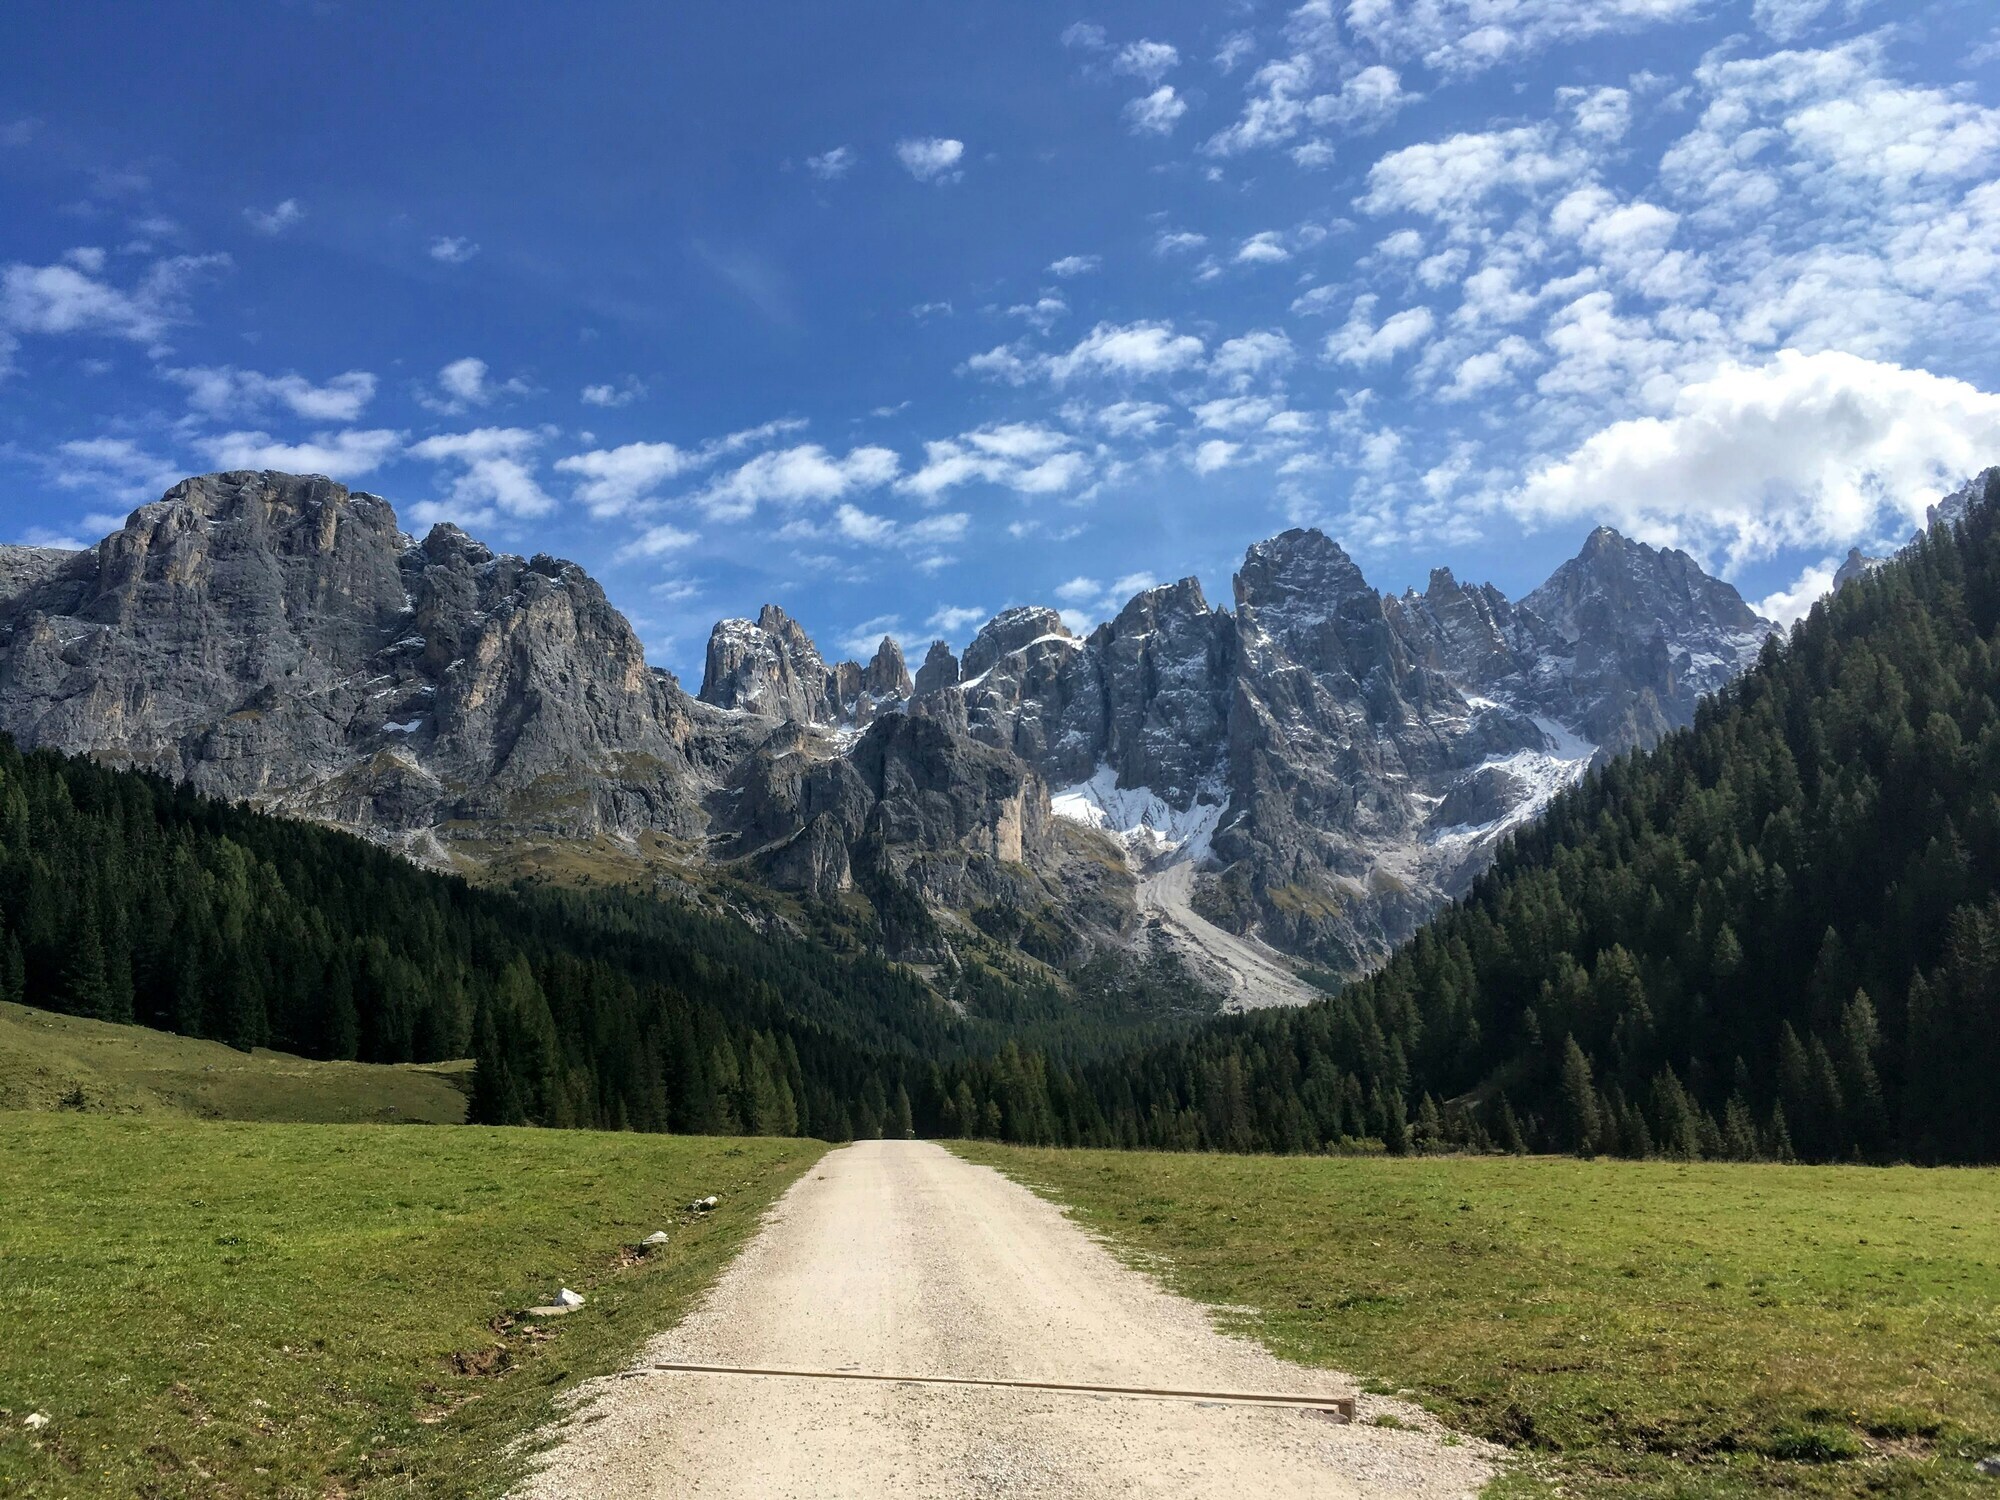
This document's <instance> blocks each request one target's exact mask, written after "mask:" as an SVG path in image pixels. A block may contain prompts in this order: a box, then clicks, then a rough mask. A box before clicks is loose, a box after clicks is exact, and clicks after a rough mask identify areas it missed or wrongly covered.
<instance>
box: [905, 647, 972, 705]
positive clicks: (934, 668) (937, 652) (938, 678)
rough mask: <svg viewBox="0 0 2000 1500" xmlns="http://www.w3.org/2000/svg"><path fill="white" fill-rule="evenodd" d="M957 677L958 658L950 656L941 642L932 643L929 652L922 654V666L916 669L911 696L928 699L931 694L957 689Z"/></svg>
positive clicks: (949, 651) (948, 648)
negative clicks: (947, 689)
mask: <svg viewBox="0 0 2000 1500" xmlns="http://www.w3.org/2000/svg"><path fill="white" fill-rule="evenodd" d="M959 675H960V674H959V667H958V658H957V657H956V656H954V655H953V654H952V650H951V647H949V646H947V645H946V644H945V643H944V642H943V641H932V642H931V648H930V650H929V651H927V652H925V653H924V662H923V665H922V666H920V667H918V668H917V677H916V681H915V683H914V684H913V685H912V687H911V696H912V697H914V698H928V697H929V696H930V695H931V694H932V693H939V692H943V691H944V690H945V689H946V688H952V687H957V686H958V679H959Z"/></svg>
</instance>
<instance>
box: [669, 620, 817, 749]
mask: <svg viewBox="0 0 2000 1500" xmlns="http://www.w3.org/2000/svg"><path fill="white" fill-rule="evenodd" d="M696 696H698V697H699V698H700V699H701V701H702V702H704V703H712V704H714V705H715V706H716V707H717V708H729V709H738V710H741V711H744V712H747V713H755V714H762V715H765V716H767V717H769V718H774V719H796V720H798V721H799V722H801V723H804V724H830V723H832V722H834V720H835V719H837V718H838V717H839V705H838V704H837V703H836V702H835V701H834V682H833V677H832V674H830V673H829V672H828V671H827V667H826V661H825V659H824V658H822V657H821V656H820V654H819V648H818V647H817V646H815V645H814V644H813V641H812V637H811V636H809V635H807V634H806V632H805V629H804V627H803V626H801V625H800V624H799V622H798V621H796V620H794V619H793V618H792V617H791V616H790V615H788V614H786V613H785V612H784V610H782V609H780V608H779V607H778V606H777V605H775V604H767V605H765V606H764V607H763V609H761V610H760V611H758V614H757V618H756V619H755V620H754V621H753V620H719V621H717V622H716V625H715V628H714V630H712V631H710V632H709V637H708V654H707V659H706V662H705V663H704V666H703V669H702V677H701V692H700V693H699V694H697V695H696Z"/></svg>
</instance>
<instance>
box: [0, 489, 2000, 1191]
mask: <svg viewBox="0 0 2000 1500" xmlns="http://www.w3.org/2000/svg"><path fill="white" fill-rule="evenodd" d="M1996 504H2000V496H1996V495H1994V494H1993V493H1992V492H1991V491H1990V490H1989V494H1988V496H1987V498H1986V499H1985V500H1983V501H1982V502H1981V503H1978V504H1975V505H1974V506H1973V507H1972V508H1971V510H1970V512H1969V514H1968V515H1967V516H1966V517H1965V519H1964V520H1963V521H1962V522H1961V523H1960V524H1958V525H1956V526H1955V527H1939V528H1936V529H1934V530H1932V531H1931V532H1930V533H1929V534H1928V535H1926V536H1925V537H1923V538H1922V539H1921V540H1920V541H1919V542H1918V543H1917V544H1916V545H1914V546H1913V547H1912V548H1910V549H1909V550H1908V551H1907V552H1905V553H1904V554H1902V555H1901V556H1899V557H1898V558H1897V559H1895V560H1892V561H1891V562H1889V563H1887V564H1885V565H1884V566H1882V567H1880V568H1878V569H1877V570H1875V571H1874V572H1873V573H1871V574H1869V575H1868V576H1867V577H1865V578H1863V579H1861V580H1859V581H1857V582H1855V583H1852V584H1850V585H1849V586H1848V587H1846V588H1844V589H1842V590H1841V591H1840V593H1839V594H1838V595H1836V596H1834V597H1832V598H1831V599H1828V600H1825V601H1822V602H1821V603H1820V604H1818V605H1816V606H1815V607H1814V609H1813V610H1812V612H1811V613H1810V614H1809V615H1808V616H1807V617H1806V618H1805V619H1804V620H1803V621H1801V622H1800V623H1799V624H1798V625H1797V626H1796V627H1794V629H1793V630H1792V632H1791V633H1790V636H1789V638H1788V639H1786V640H1782V641H1781V640H1778V639H1775V638H1774V639H1773V640H1772V641H1771V642H1769V643H1767V645H1766V648H1765V650H1764V652H1763V655H1762V658H1761V659H1760V661H1759V662H1758V664H1757V665H1756V667H1755V668H1753V669H1752V670H1751V671H1750V672H1749V673H1747V674H1746V675H1745V676H1744V677H1742V678H1741V679H1739V680H1738V682H1736V683H1735V684H1734V685H1732V686H1731V687H1730V688H1728V689H1727V690H1725V691H1724V692H1723V693H1721V694H1719V695H1717V696H1716V697H1715V698H1714V699H1712V700H1711V701H1710V702H1708V703H1707V704H1705V705H1704V706H1703V707H1702V709H1701V710H1700V712H1699V713H1698V714H1697V716H1696V720H1695V723H1694V724H1693V726H1692V727H1691V728H1689V729H1687V730H1684V731H1682V732H1680V733H1678V734H1675V735H1672V736H1670V737H1669V738H1668V739H1666V740H1665V741H1663V742H1662V743H1661V744H1660V745H1659V746H1658V747H1656V748H1655V749H1653V750H1650V751H1645V752H1636V753H1633V754H1630V755H1626V756H1623V757H1621V758H1619V759H1617V760H1615V761H1612V762H1610V763H1609V764H1607V765H1604V766H1602V767H1599V768H1597V769H1595V770H1593V771H1592V772H1591V773H1590V774H1589V775H1588V776H1587V777H1585V778H1584V780H1583V781H1582V782H1581V783H1580V784H1579V785H1578V786H1576V787H1575V788H1573V789H1572V790H1570V791H1569V792H1566V793H1564V794H1563V795H1561V796H1559V797H1558V798H1556V799H1555V801H1554V802H1553V803H1552V804H1551V805H1550V807H1549V809H1548V811H1547V813H1546V814H1545V815H1544V816H1543V818H1542V819H1540V820H1539V821H1538V822H1537V823H1536V824H1534V825H1533V826H1531V827H1529V828H1527V829H1525V830H1523V831H1522V832H1521V833H1519V834H1518V835H1516V836H1515V837H1514V839H1513V840H1512V841H1511V842H1510V843H1509V844H1508V846H1507V847H1506V848H1505V849H1504V850H1503V851H1502V852H1501V854H1500V856H1499V858H1498V859H1497V861H1496V862H1495V864H1494V865H1493V867H1492V868H1491V869H1490V870H1489V871H1487V873H1486V874H1485V875H1483V876H1482V877H1481V878H1480V879H1479V880H1478V881H1477V882H1476V884H1475V885H1474V887H1473V888H1472V890H1471V892H1470V893H1469V894H1468V895H1467V896H1466V897H1465V898H1464V899H1463V900H1462V901H1461V902H1459V903H1457V904H1456V905H1454V906H1453V907H1451V908H1450V909H1448V910H1447V911H1445V912H1444V913H1442V914H1441V915H1440V916H1439V917H1438V919H1437V920H1435V921H1434V922H1433V923H1431V924H1430V925H1429V926H1427V927H1426V928H1425V929H1424V930H1423V931H1422V932H1420V933H1419V934H1418V935H1417V937H1416V938H1415V939H1413V940H1412V941H1411V942H1410V943H1408V944H1406V945H1405V946H1404V947H1403V948H1402V949H1401V950H1400V951H1398V952H1397V953H1396V954H1395V955H1394V956H1393V957H1392V958H1391V960H1390V961H1389V963H1388V964H1387V965H1386V966H1385V967H1384V968H1383V969H1382V970H1380V971H1379V972H1377V973H1376V974H1374V975H1372V976H1370V977H1368V978H1366V979H1363V980H1360V981H1357V982H1355V983H1353V984H1350V985H1347V986H1346V987H1344V988H1342V989H1341V990H1340V991H1339V992H1338V993H1336V994H1333V995H1331V996H1330V997H1329V998H1327V999H1326V1000H1324V1001H1321V1002H1319V1003H1316V1004H1314V1005H1310V1006H1307V1007H1305V1008H1303V1009H1299V1010H1290V1011H1267V1012H1262V1013H1258V1014H1255V1015H1251V1016H1246V1017H1237V1018H1230V1019H1227V1020H1218V1021H1210V1022H1207V1023H1205V1024H1201V1023H1199V1017H1200V1015H1201V1013H1202V1011H1203V1002H1202V1001H1201V999H1200V997H1199V995H1198V986H1196V985H1195V983H1194V981H1193V980H1192V979H1191V978H1190V977H1189V976H1188V975H1187V973H1186V972H1185V970H1184V969H1182V968H1181V967H1180V966H1179V965H1178V964H1177V962H1176V961H1175V959H1174V958H1173V955H1172V954H1171V952H1169V951H1167V950H1164V949H1157V948H1156V949H1154V950H1152V951H1151V952H1148V953H1145V954H1142V955H1140V956H1138V957H1137V958H1136V959H1135V960H1131V961H1119V960H1113V959H1111V958H1109V957H1106V956H1100V957H1099V958H1098V959H1097V960H1094V961H1093V962H1092V963H1090V964H1088V965H1086V966H1085V967H1084V968H1083V969H1082V970H1081V971H1079V972H1078V973H1077V974H1075V975H1073V976H1072V979H1071V982H1070V983H1069V984H1068V985H1067V986H1058V985H1057V984H1056V983H1054V981H1053V980H1052V979H1051V977H1050V976H1049V973H1048V971H1046V970H1045V969H1042V968H1040V967H1039V966H1036V965H1033V964H1031V963H1030V962H1028V961H1027V960H1026V959H1023V960H1021V961H1020V963H1019V964H1018V965H1014V966H1009V965H1008V964H1006V963H1004V962H1003V963H998V964H994V963H985V962H981V963H968V964H967V965H966V966H964V967H963V968H962V969H961V970H960V971H959V972H957V973H956V974H950V975H940V976H938V977H936V978H935V979H934V980H932V981H929V982H926V981H924V980H921V979H919V978H918V977H917V976H916V975H914V974H913V973H911V972H910V971H908V970H906V969H904V968H901V967H899V966H896V965H893V964H889V963H886V962H884V961H882V960H881V959H880V958H879V957H874V956H871V954H870V952H869V951H867V949H868V948H869V946H870V945H869V944H867V943H855V942H853V941H851V940H850V938H849V937H848V936H846V935H843V937H842V940H841V941H840V942H839V943H833V942H828V941H824V940H816V939H815V938H813V937H812V936H809V935H807V934H806V933H803V932H802V933H800V935H797V936H793V935H790V934H789V933H788V931H787V929H786V928H785V927H784V925H783V924H782V923H780V922H778V921H777V920H775V918H771V917H770V914H769V913H768V912H767V913H766V916H767V920H766V921H765V922H764V924H763V929H762V930H761V931H760V930H758V929H757V928H755V927H753V926H751V925H749V924H747V923H745V922H743V921H739V920H735V919H733V918H729V917H724V916H720V915H716V914H713V913H710V912H706V911H702V910H698V909H696V908H694V907H692V906H688V905H685V904H680V903H675V902H669V901H663V900H659V899H656V898H654V897H653V896H651V895H650V894H645V893H637V892H630V891H612V890H553V889H522V888H517V889H514V890H506V891H502V890H492V889H482V888H479V887H476V886H473V885H471V884H468V883H467V882H465V881H463V880H459V879H456V878H453V877H449V876H444V875H439V874H435V873H432V872H428V871H423V870H419V869H417V868H415V867H413V866H411V865H409V864H407V863H405V862H403V861H402V860H400V859H398V858H396V857H395V856H392V855H390V854H388V853H386V852H385V851H382V850H380V849H377V848H375V847H374V846H372V845H369V844H367V843H365V842H363V841H361V840H358V839H354V838H351V837H349V836H347V835H344V834H340V833H336V832H333V831H330V830H327V829H323V828H318V827H314V826H310V825H303V824H298V823H294V822H288V821H284V820H280V819H275V818H270V817H266V816H264V815H261V814H258V813H255V812H251V811H249V810H247V809H243V808H238V807H231V806H227V805H225V804H222V803H218V802H215V801H212V800H210V799H207V798H204V797H200V796H197V795H195V794H193V793H191V792H189V791H187V790H186V789H185V788H183V787H178V786H174V785H172V784H169V783H167V782H165V781H163V780H160V779H159V778H156V777H151V776H146V775H140V774H135V773H132V772H127V771H119V770H113V769H109V768H106V767H103V766H99V765H96V764H94V763H92V762H89V761H86V760H80V759H70V758H65V757H62V756H58V755H53V754H48V753H36V754H25V755H24V754H22V753H21V752H19V751H18V750H16V749H15V748H14V747H13V746H12V745H11V744H4V743H0V998H4V999H16V1000H26V1001H28V1002H29V1003H32V1004H36V1005H43V1006H47V1007H50V1008H53V1009H58V1010H65V1011H70V1012H73V1013H77V1014H82V1015H90V1016H97V1017H100V1018H103V1019H106V1020H113V1021H137V1022H142V1023H144V1024H147V1025H152V1026H158V1027H163V1028H165V1029H169V1030H173V1031H178V1032H182V1033H184V1034H187V1035H194V1036H206V1037H212V1038H215V1039H217V1040H221V1041H225V1042H229V1043H232V1044H234V1045H237V1046H245V1047H248V1046H258V1045H268V1046H276V1047H282V1048H285V1049H287V1050H291V1051H295V1052H299V1053H302V1054H304V1055H306V1056H311V1057H332V1058H359V1059H362V1060H365V1061H379V1062H400V1061H428V1060H436V1059H442V1058H448V1057H457V1056H464V1055H468V1054H469V1055H472V1056H474V1057H476V1058H477V1060H478V1069H477V1072H476V1080H477V1081H476V1084H475V1089H474V1098H473V1107H472V1114H473V1117H474V1118H475V1119H478V1120H482V1121H488V1122H494V1123H533V1124H542V1125H553V1126H565V1125H574V1126H596V1127H606V1128H628V1127H629V1128H632V1129H641V1130H673V1131H697V1132H716V1133H725V1134H726V1133H736V1132H750V1133H775V1134H790V1133H794V1132H797V1133H805V1134H813V1135H819V1136H823V1137H826V1138H828V1139H834V1140H842V1139H847V1138H849V1137H852V1136H857V1135H860V1136H872V1135H899V1134H910V1133H916V1134H922V1135H941V1136H954V1135H980V1136H988V1137H993V1138H997V1139H1003V1140H1010V1141H1022V1142H1035V1143H1047V1144H1070V1145H1099V1146H1116V1147H1153V1148H1163V1149H1180V1150H1185V1149H1212V1150H1229V1151H1279V1152H1310V1151H1326V1150H1382V1149H1386V1150H1388V1151H1391V1152H1405V1151H1423V1150H1440V1149H1470V1150H1495V1151H1528V1150H1538V1151H1551V1150H1554V1151H1573V1152H1580V1153H1585V1154H1595V1153H1609V1154H1616V1155H1625V1156H1653V1155H1671V1156H1679V1157H1725V1158H1738V1159H1750V1158H1778V1159H1785V1158H1799V1159H1806V1160H1815V1161H1830V1160H1878V1159H1890V1158H1899V1159H1915V1160H1921V1161H1939V1162H1945V1161H1958V1162H1964V1161H1994V1160H2000V1092H1997V1091H1995V1090H1994V1089H1993V1087H1992V1080H1993V1079H1994V1078H1995V1077H1996V1076H2000V710H1996V702H1997V701H2000V523H1996V519H1995V515H1996ZM807 925H808V927H811V926H812V923H811V920H810V914H808V923H807ZM988 925H990V923H989V924H988ZM815 930H818V929H815ZM847 931H848V929H843V933H844V934H845V933H846V932H847ZM822 938H823V933H822ZM947 1002H948V1003H947Z"/></svg>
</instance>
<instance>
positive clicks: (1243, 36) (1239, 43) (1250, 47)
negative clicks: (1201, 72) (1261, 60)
mask: <svg viewBox="0 0 2000 1500" xmlns="http://www.w3.org/2000/svg"><path fill="white" fill-rule="evenodd" d="M1256 55H1257V38H1256V37H1254V36H1252V35H1251V34H1250V33H1249V32H1247V31H1232V32H1231V33H1230V34H1229V35H1228V36H1226V37H1224V38H1223V39H1222V45H1221V46H1219V47H1217V48H1216V49H1215V66H1216V68H1217V69H1218V70H1219V71H1221V72H1224V73H1234V72H1235V71H1236V69H1237V67H1238V66H1239V65H1240V64H1242V63H1246V62H1248V61H1249V60H1250V59H1251V58H1253V57H1255V56H1256Z"/></svg>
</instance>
